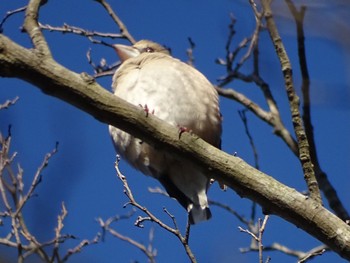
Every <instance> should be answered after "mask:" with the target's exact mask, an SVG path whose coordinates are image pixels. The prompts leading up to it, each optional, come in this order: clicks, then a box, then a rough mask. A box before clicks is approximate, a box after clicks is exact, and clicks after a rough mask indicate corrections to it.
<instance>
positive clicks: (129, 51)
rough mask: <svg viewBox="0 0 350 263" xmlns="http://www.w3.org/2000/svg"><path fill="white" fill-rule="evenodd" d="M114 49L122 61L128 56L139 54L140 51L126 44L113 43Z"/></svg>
mask: <svg viewBox="0 0 350 263" xmlns="http://www.w3.org/2000/svg"><path fill="white" fill-rule="evenodd" d="M113 47H114V49H115V51H117V54H118V56H119V58H120V60H121V61H122V62H123V61H125V60H127V59H128V58H133V57H137V56H138V55H140V54H141V53H140V51H139V50H138V49H136V48H134V47H132V46H126V45H119V44H116V45H113Z"/></svg>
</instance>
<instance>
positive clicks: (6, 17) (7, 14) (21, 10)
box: [0, 6, 27, 34]
mask: <svg viewBox="0 0 350 263" xmlns="http://www.w3.org/2000/svg"><path fill="white" fill-rule="evenodd" d="M26 8H27V6H23V7H20V8H17V9H15V10H11V11H7V12H6V14H5V16H4V18H3V19H2V20H1V22H0V34H2V33H3V32H4V28H3V27H4V24H5V22H6V20H7V19H8V18H10V16H12V15H14V14H17V13H20V12H24V11H25V10H26Z"/></svg>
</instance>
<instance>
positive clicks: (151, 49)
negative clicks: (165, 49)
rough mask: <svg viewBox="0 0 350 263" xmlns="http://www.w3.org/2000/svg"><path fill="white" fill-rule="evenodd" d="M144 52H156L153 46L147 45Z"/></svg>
mask: <svg viewBox="0 0 350 263" xmlns="http://www.w3.org/2000/svg"><path fill="white" fill-rule="evenodd" d="M143 52H147V53H153V52H154V49H153V48H151V47H146V48H145V49H144V51H143Z"/></svg>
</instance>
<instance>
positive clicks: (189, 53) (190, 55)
mask: <svg viewBox="0 0 350 263" xmlns="http://www.w3.org/2000/svg"><path fill="white" fill-rule="evenodd" d="M188 42H189V43H190V47H189V48H188V49H187V50H186V54H187V57H188V60H187V64H188V65H190V66H194V56H193V50H194V48H195V47H196V44H195V43H194V42H193V40H192V38H190V37H189V38H188Z"/></svg>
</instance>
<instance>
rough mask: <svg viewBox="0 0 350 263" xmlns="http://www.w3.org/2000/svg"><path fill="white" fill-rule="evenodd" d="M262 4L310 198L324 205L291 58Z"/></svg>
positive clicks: (266, 6) (265, 3) (264, 0)
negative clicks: (294, 79)
mask: <svg viewBox="0 0 350 263" xmlns="http://www.w3.org/2000/svg"><path fill="white" fill-rule="evenodd" d="M261 3H262V7H263V10H264V11H263V12H264V16H265V20H266V25H267V29H268V31H269V34H270V38H271V40H272V42H273V44H274V46H275V50H276V54H277V56H278V58H279V60H280V63H281V69H282V72H283V75H284V81H285V89H286V92H287V96H288V100H289V103H290V110H291V115H292V122H293V126H294V132H295V135H296V137H297V141H298V145H299V161H300V163H301V166H302V169H303V172H304V178H305V181H306V184H307V186H308V190H309V192H310V197H311V198H312V199H314V200H316V201H317V202H318V203H320V204H322V199H321V194H320V191H319V187H318V183H317V180H316V177H315V172H314V169H313V164H312V161H311V157H310V150H309V148H310V147H309V143H308V140H307V136H306V133H305V130H304V127H303V120H302V118H301V114H300V111H299V97H298V96H297V94H296V92H295V90H294V86H293V76H292V67H291V64H290V61H289V57H288V55H287V52H286V50H285V48H284V45H283V42H282V39H281V37H280V35H279V32H278V30H277V27H276V24H275V21H274V19H273V16H272V11H271V7H270V1H268V0H262V1H261Z"/></svg>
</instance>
